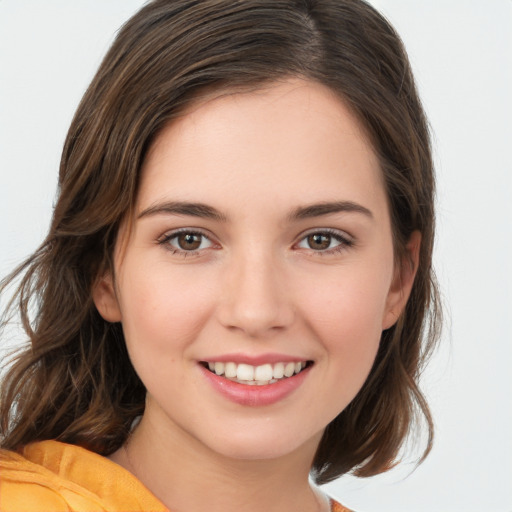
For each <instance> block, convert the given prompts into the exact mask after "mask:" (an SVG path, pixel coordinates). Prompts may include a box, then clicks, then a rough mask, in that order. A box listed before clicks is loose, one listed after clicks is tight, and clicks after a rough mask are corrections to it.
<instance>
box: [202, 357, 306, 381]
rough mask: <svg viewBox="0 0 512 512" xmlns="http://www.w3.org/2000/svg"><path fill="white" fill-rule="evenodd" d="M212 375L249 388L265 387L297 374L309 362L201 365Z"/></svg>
mask: <svg viewBox="0 0 512 512" xmlns="http://www.w3.org/2000/svg"><path fill="white" fill-rule="evenodd" d="M203 364H204V365H205V367H207V368H208V369H209V370H210V371H211V372H212V373H215V374H216V375H218V376H219V377H224V378H226V379H228V380H231V381H233V382H238V383H239V384H246V385H249V386H265V385H267V384H275V383H277V382H279V381H281V380H283V379H286V378H289V377H293V376H294V375H297V374H299V373H300V372H302V370H304V369H305V368H306V367H307V366H310V365H311V364H312V362H311V361H297V362H287V363H284V362H283V363H275V364H262V365H259V366H253V365H250V364H245V363H240V364H237V363H235V362H231V361H230V362H225V363H224V362H213V361H208V362H206V363H203Z"/></svg>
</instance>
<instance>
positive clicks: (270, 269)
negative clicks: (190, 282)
mask: <svg viewBox="0 0 512 512" xmlns="http://www.w3.org/2000/svg"><path fill="white" fill-rule="evenodd" d="M283 270H284V269H282V268H280V266H279V265H277V264H276V262H275V261H274V259H273V258H272V256H271V255H269V254H264V253H259V254H250V255H245V256H241V257H237V258H233V261H232V262H231V263H230V264H229V268H227V270H226V273H225V274H224V277H225V279H224V286H223V289H222V292H221V300H220V303H219V307H218V318H219V321H220V323H221V324H222V325H223V326H224V327H226V328H228V329H230V330H239V331H241V332H243V333H244V334H245V335H247V336H249V337H251V338H263V337H267V336H269V335H271V334H272V333H276V332H278V331H282V330H284V329H286V328H287V327H289V326H290V325H291V324H292V323H293V321H294V316H295V313H294V308H293V301H292V297H291V294H290V292H289V289H288V286H287V282H286V279H287V278H286V272H285V271H283Z"/></svg>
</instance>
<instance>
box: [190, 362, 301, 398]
mask: <svg viewBox="0 0 512 512" xmlns="http://www.w3.org/2000/svg"><path fill="white" fill-rule="evenodd" d="M200 368H201V370H202V372H203V375H204V376H205V377H206V378H207V379H208V381H209V382H210V384H211V385H212V386H213V388H214V389H215V390H216V391H217V392H219V393H220V394H221V395H223V396H224V397H225V398H227V399H228V400H231V401H232V402H235V403H237V404H240V405H248V406H252V407H259V406H264V405H271V404H275V403H277V402H279V401H280V400H283V399H284V398H286V397H287V396H288V395H289V394H290V393H293V391H295V390H296V389H297V388H298V387H299V386H300V385H301V384H302V383H303V382H304V379H305V378H306V377H307V375H308V373H309V370H310V369H311V367H310V366H309V367H307V368H304V370H302V371H301V372H300V373H298V374H297V375H294V376H293V377H287V378H284V379H282V380H280V381H278V382H275V383H274V384H266V385H263V386H257V385H254V386H250V385H246V384H239V383H238V382H233V381H231V380H229V379H226V378H224V377H220V376H219V375H217V374H215V373H212V372H211V371H210V370H208V369H206V368H205V367H204V366H202V365H200Z"/></svg>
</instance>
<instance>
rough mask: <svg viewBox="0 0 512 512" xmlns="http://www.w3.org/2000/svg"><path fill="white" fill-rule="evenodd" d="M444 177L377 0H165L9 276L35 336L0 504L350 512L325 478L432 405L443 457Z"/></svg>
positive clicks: (105, 69)
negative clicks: (323, 486)
mask: <svg viewBox="0 0 512 512" xmlns="http://www.w3.org/2000/svg"><path fill="white" fill-rule="evenodd" d="M433 189H434V181H433V169H432V160H431V154H430V145H429V136H428V130H427V125H426V121H425V117H424V114H423V111H422V108H421V104H420V102H419V99H418V96H417V93H416V89H415V86H414V81H413V77H412V75H411V71H410V67H409V63H408V61H407V57H406V54H405V51H404V49H403V47H402V45H401V42H400V40H399V38H398V36H397V35H396V33H395V32H394V31H393V29H392V28H391V27H390V26H389V24H388V23H387V22H386V21H385V20H384V19H383V18H382V17H381V16H380V15H379V14H378V13H377V12H376V11H375V10H374V9H373V8H372V7H370V6H369V5H367V4H366V3H364V2H361V1H354V0H278V1H276V0H244V1H240V2H234V1H232V0H225V1H224V0H204V1H197V0H175V1H169V0H156V1H153V2H150V3H148V4H147V5H146V6H145V7H144V8H143V9H142V10H141V11H140V12H139V13H137V14H136V15H135V16H134V17H133V18H132V19H131V20H129V21H128V22H127V23H126V25H125V26H124V27H123V28H122V30H121V31H120V33H119V35H118V37H117V39H116V41H115V42H114V44H113V46H112V48H111V49H110V51H109V52H108V54H107V56H106V58H105V60H104V61H103V63H102V65H101V66H100V69H99V71H98V73H97V75H96V77H95V78H94V80H93V82H92V84H91V85H90V87H89V89H88V91H87V92H86V94H85V96H84V98H83V100H82V102H81V104H80V106H79V108H78V111H77V113H76V116H75V119H74V120H73V123H72V125H71V128H70V131H69V134H68V137H67V140H66V144H65V147H64V152H63V156H62V163H61V169H60V176H59V196H58V201H57V203H56V206H55V211H54V216H53V221H52V225H51V227H50V231H49V234H48V237H47V239H46V240H45V242H44V243H43V244H42V246H41V247H40V249H39V250H38V251H37V252H36V253H35V254H34V255H33V256H32V257H31V258H30V259H29V260H28V261H27V262H25V263H24V264H23V265H22V266H21V267H20V268H19V269H17V270H16V271H15V272H14V273H13V274H12V275H11V276H9V277H8V278H7V279H6V280H5V281H4V284H3V286H4V287H5V286H7V284H9V283H12V282H13V281H14V280H16V279H20V283H19V285H18V288H17V291H16V294H15V296H14V298H13V300H12V302H11V306H10V308H9V310H8V311H7V312H6V313H5V317H4V318H5V319H7V318H8V317H9V315H10V313H12V312H17V313H18V314H19V315H20V317H21V320H22V322H23V326H24V328H25V331H26V333H27V336H28V341H29V345H28V346H27V348H26V349H25V350H23V351H21V352H20V353H19V354H18V356H17V358H16V360H15V362H14V363H13V365H12V366H11V367H10V368H9V370H8V372H7V374H6V376H5V379H4V382H3V384H2V395H1V396H2V400H1V429H2V430H1V433H2V447H3V448H4V450H3V451H2V455H1V458H0V510H2V511H35V510H52V511H57V510H59V511H60V510H75V511H96V510H108V511H116V510H117V511H136V510H137V511H140V510H147V511H155V510H172V511H178V512H179V511H187V512H194V511H196V510H205V509H208V510H211V511H216V510H222V511H230V510H233V511H235V510H236V511H247V512H250V511H252V510H266V511H270V512H272V511H274V510H276V511H277V510H301V511H308V512H309V511H311V512H313V511H319V510H320V511H323V510H330V509H331V510H338V511H340V510H345V509H344V508H343V507H342V506H341V505H340V504H337V503H335V502H334V501H332V500H329V499H328V498H326V497H325V496H323V495H322V494H321V493H319V492H318V490H316V489H315V488H312V487H311V486H310V483H309V481H308V477H309V476H310V475H311V476H312V477H313V479H314V481H315V482H316V483H324V482H327V481H329V480H332V479H334V478H336V477H337V476H339V475H341V474H344V473H347V472H349V471H352V472H353V473H355V474H356V475H359V476H369V475H374V474H377V473H380V472H383V471H385V470H387V469H389V468H390V467H391V466H392V465H393V464H395V463H396V457H397V453H398V451H399V449H400V447H401V446H402V444H403V441H404V440H405V438H406V437H407V435H408V433H409V432H410V430H411V428H412V427H413V426H414V423H415V422H416V420H418V419H419V418H418V417H417V416H419V414H418V413H421V414H422V415H423V418H424V419H425V420H426V423H427V426H428V431H429V439H428V444H427V446H426V448H425V452H424V453H425V455H426V454H427V453H428V451H429V449H430V446H431V442H432V421H431V418H430V415H429V411H428V407H427V405H426V403H425V401H424V399H423V396H422V395H421V393H420V391H419V389H418V387H417V378H418V375H419V372H420V369H421V367H422V365H423V364H424V362H425V359H426V356H427V355H428V353H429V351H430V349H431V348H432V346H433V343H434V341H435V337H436V313H437V302H436V288H435V285H434V281H433V272H432V268H431V255H432V245H433V234H434V212H433V192H434V191H433ZM34 307H35V309H34ZM429 311H430V314H429ZM32 313H34V314H33V316H32Z"/></svg>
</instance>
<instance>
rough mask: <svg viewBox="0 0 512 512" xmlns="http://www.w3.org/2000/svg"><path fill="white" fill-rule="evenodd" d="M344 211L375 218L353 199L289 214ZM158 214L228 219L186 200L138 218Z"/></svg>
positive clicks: (303, 215) (291, 217)
mask: <svg viewBox="0 0 512 512" xmlns="http://www.w3.org/2000/svg"><path fill="white" fill-rule="evenodd" d="M343 212H347V213H361V214H363V215H365V216H367V217H369V218H371V219H373V214H372V212H371V211H370V210H369V209H368V208H365V207H364V206H362V205H360V204H358V203H354V202H352V201H333V202H323V203H317V204H310V205H306V206H299V207H298V208H296V209H295V210H293V211H292V212H291V213H290V214H289V215H288V219H289V220H290V221H294V220H304V219H311V218H315V217H322V216H323V215H331V214H333V213H343ZM158 214H169V215H187V216H191V217H199V218H203V219H212V220H217V221H222V222H226V221H227V217H226V215H224V214H223V213H221V212H220V211H219V210H217V209H216V208H214V207H213V206H210V205H207V204H204V203H191V202H186V201H165V202H163V203H157V204H154V205H152V206H150V207H148V208H146V209H145V210H143V211H142V212H141V213H139V215H138V216H137V218H138V219H140V218H142V217H147V216H151V215H158Z"/></svg>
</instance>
